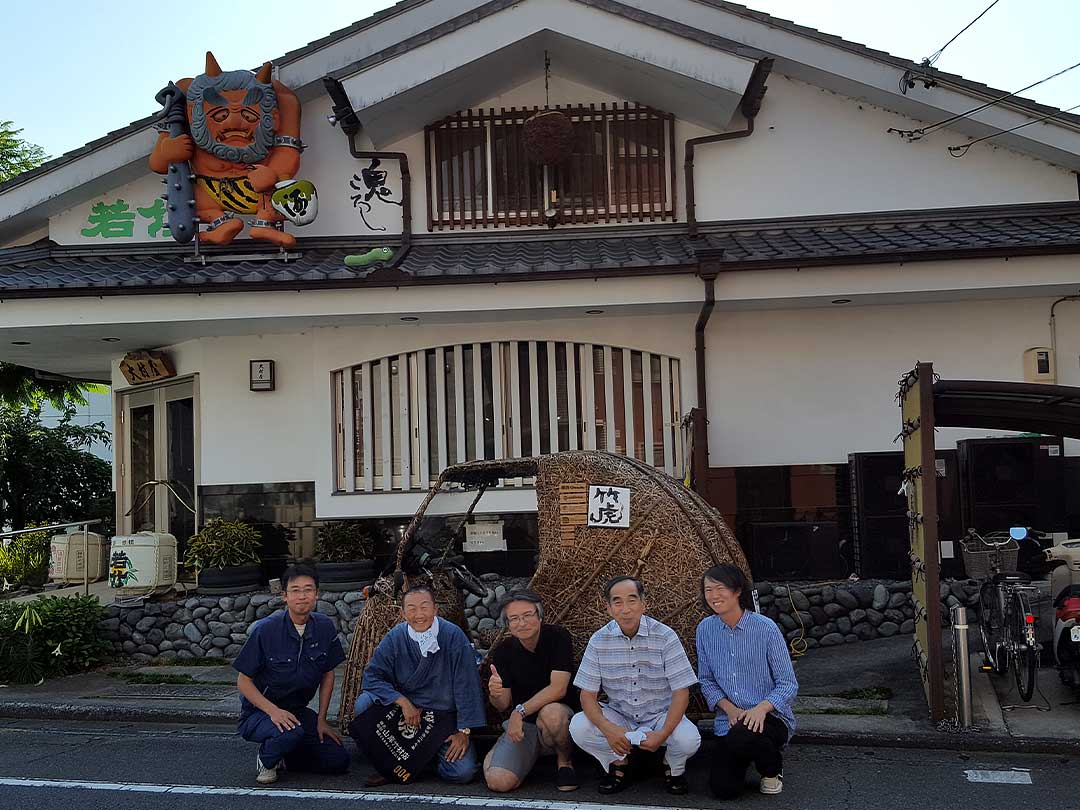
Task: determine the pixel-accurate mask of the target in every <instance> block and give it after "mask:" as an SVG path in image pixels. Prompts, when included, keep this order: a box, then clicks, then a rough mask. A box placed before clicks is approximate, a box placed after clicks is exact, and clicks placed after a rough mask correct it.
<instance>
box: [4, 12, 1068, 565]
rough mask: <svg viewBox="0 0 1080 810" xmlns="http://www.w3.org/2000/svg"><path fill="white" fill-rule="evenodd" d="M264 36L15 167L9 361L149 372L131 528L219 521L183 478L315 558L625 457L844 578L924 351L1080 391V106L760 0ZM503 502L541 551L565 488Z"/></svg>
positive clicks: (139, 403)
mask: <svg viewBox="0 0 1080 810" xmlns="http://www.w3.org/2000/svg"><path fill="white" fill-rule="evenodd" d="M660 7H662V9H663V11H662V15H661V14H660V13H658V9H659V8H660ZM267 56H272V55H271V54H268V55H267ZM238 67H240V66H236V65H232V66H230V65H225V66H224V70H223V69H222V68H221V67H220V66H218V65H217V63H216V62H215V61H213V60H212V58H208V60H207V63H206V64H205V65H202V64H193V65H191V73H192V75H195V74H198V76H197V77H196V79H195V80H194V81H192V82H190V84H189V83H188V82H181V81H180V79H181V78H182V77H175V76H174V77H170V76H162V77H161V78H162V83H163V84H165V83H166V82H167V81H168V80H170V79H171V80H173V81H175V82H177V83H178V85H179V87H178V92H179V91H183V92H184V93H185V94H186V102H187V105H184V104H183V103H181V104H180V105H179V107H174V117H173V118H172V119H171V120H162V119H161V118H160V117H159V116H150V117H147V118H145V119H143V120H140V121H137V122H135V123H133V124H131V125H130V126H128V127H125V128H124V129H121V130H118V131H115V132H111V133H109V134H107V135H105V136H104V137H102V138H100V139H98V140H95V141H93V142H91V143H89V144H87V145H86V146H84V147H81V148H79V149H76V150H74V151H72V152H70V153H68V154H65V155H62V156H60V157H58V158H56V159H54V160H51V161H49V162H48V163H46V164H45V165H43V166H41V167H40V168H38V169H35V170H33V171H30V172H27V173H25V174H23V175H20V176H18V177H16V178H14V179H12V180H9V181H8V182H6V183H3V184H2V185H0V246H2V249H0V358H2V359H3V360H5V361H9V362H15V363H19V364H22V365H26V366H31V367H34V368H39V369H43V370H47V371H49V372H52V373H56V374H64V375H70V376H72V377H77V378H80V379H89V380H99V381H105V382H108V383H110V384H111V385H112V386H113V391H114V414H115V439H116V441H115V462H116V464H115V471H116V488H117V493H118V527H119V528H120V529H121V530H127V531H130V530H136V529H139V528H143V527H147V526H156V527H157V528H158V529H168V530H171V531H173V532H174V533H176V534H177V535H178V536H179V537H180V539H181V541H182V540H183V539H184V538H185V537H186V536H187V535H188V534H190V532H191V530H192V526H193V521H192V519H191V517H190V516H188V515H186V514H185V512H184V510H183V509H182V508H179V507H178V505H177V504H176V503H175V501H174V499H173V498H171V497H165V494H164V493H160V494H159V496H158V497H157V498H156V499H154V500H151V501H150V502H149V503H148V504H147V505H146V506H145V507H144V508H143V509H142V510H141V511H140V512H138V513H137V514H135V515H133V516H131V517H127V516H125V513H126V512H127V511H128V510H129V508H131V507H132V505H133V492H134V491H135V490H136V489H137V488H138V487H139V486H140V484H142V483H143V482H145V481H147V480H150V479H173V480H177V481H180V482H182V483H183V484H184V485H185V486H187V487H188V488H189V489H190V490H191V491H192V492H193V493H194V494H195V498H196V500H197V507H198V510H199V514H200V516H201V519H202V518H206V517H209V516H212V515H217V514H224V515H238V514H246V515H254V516H259V517H260V518H261V519H266V520H274V521H277V522H282V523H286V524H288V525H291V526H292V527H294V528H297V529H299V530H300V540H299V541H298V543H297V548H296V549H295V551H297V552H298V553H300V552H304V553H309V552H310V549H311V539H312V527H313V526H315V525H316V524H317V521H320V520H326V519H331V518H339V517H358V518H379V519H386V520H389V521H391V522H400V521H402V520H404V519H405V518H406V517H407V516H409V515H411V514H412V513H413V511H414V510H415V509H416V507H417V506H418V505H419V503H420V501H421V498H422V495H423V492H424V491H425V490H426V488H427V487H428V485H429V483H430V482H431V481H432V480H433V479H434V478H435V477H436V475H437V474H438V472H439V471H440V470H441V469H442V468H443V467H445V466H446V465H447V464H449V463H453V462H456V461H463V460H467V459H474V458H499V457H508V456H527V455H532V454H539V453H548V452H553V451H557V450H562V449H575V448H599V449H607V450H610V451H612V452H615V453H625V454H628V455H632V456H634V457H635V458H638V459H642V460H644V461H646V462H647V463H650V464H653V465H655V466H657V467H659V468H662V469H664V470H666V471H668V472H669V473H671V474H672V475H675V476H685V477H687V478H688V479H690V480H692V484H693V485H694V486H695V487H696V488H698V489H699V490H700V491H702V492H703V493H704V494H705V495H706V497H707V498H709V499H710V500H711V501H712V502H713V503H714V504H716V505H717V506H719V507H720V508H721V510H722V511H723V512H725V514H727V515H728V517H729V519H730V520H731V522H732V524H733V526H734V527H735V528H736V530H737V532H738V534H739V537H740V540H741V541H743V543H744V545H747V546H748V547H749V546H750V545H752V544H754V543H757V544H758V550H759V551H760V548H761V544H762V543H768V542H770V541H769V539H768V538H770V537H773V536H779V535H776V532H780V534H782V535H783V536H784V537H787V536H788V535H789V534H790V532H789V531H788V530H787V529H783V528H781V529H775V528H773V529H768V530H766V529H765V528H762V526H773V527H775V526H777V525H779V526H781V527H783V526H788V527H792V526H794V525H795V524H806V525H807V526H809V527H811V529H812V530H811V531H810V533H809V534H808V535H807V537H809V538H810V539H809V540H807V543H809V544H810V545H807V546H806V547H807V548H811V547H812V549H813V550H812V554H813V555H814V556H815V557H816V558H818V559H826V558H827V560H828V565H827V568H828V572H829V575H836V574H838V573H839V574H843V573H846V572H847V571H849V570H851V569H852V568H853V567H854V566H856V565H858V564H860V563H859V562H858V561H857V560H856V549H855V548H853V546H854V545H856V544H853V543H852V542H851V541H852V539H853V527H852V525H851V523H852V521H851V518H850V509H851V507H852V504H851V486H850V483H849V478H850V473H851V472H852V471H853V469H854V466H852V467H850V468H849V455H850V454H858V453H864V452H871V451H894V450H896V449H898V448H897V446H896V445H894V444H893V441H892V440H893V437H894V436H895V435H896V433H897V432H898V430H899V421H900V420H899V413H898V410H897V408H896V404H895V402H894V400H893V394H894V393H895V389H896V380H897V378H898V376H899V375H900V374H902V373H903V372H904V371H906V370H907V369H908V368H910V367H911V366H912V365H913V364H914V362H915V361H917V360H932V361H933V362H934V363H935V365H936V368H937V370H938V371H939V372H940V373H942V374H945V375H947V376H949V377H953V378H983V379H999V380H1024V379H1026V378H1027V379H1036V380H1056V381H1057V382H1058V383H1060V384H1065V385H1080V364H1078V362H1077V358H1078V357H1080V307H1077V306H1075V305H1074V304H1071V303H1063V304H1061V305H1060V306H1059V307H1058V308H1057V310H1056V319H1052V318H1051V305H1052V304H1053V302H1054V301H1055V300H1057V299H1059V298H1062V297H1064V296H1071V295H1074V294H1076V293H1077V292H1078V291H1080V265H1078V263H1077V259H1076V254H1077V253H1078V252H1080V203H1078V202H1077V199H1078V183H1077V171H1078V170H1080V117H1078V116H1075V115H1069V114H1066V113H1062V112H1058V111H1056V110H1053V109H1051V108H1048V107H1045V106H1043V105H1041V104H1037V103H1035V102H1032V101H1029V100H1025V99H1023V98H1017V97H1009V98H1007V99H1005V100H1002V101H999V102H997V103H994V104H991V105H988V106H986V107H985V108H984V109H980V110H979V111H978V112H976V113H972V114H970V115H964V113H967V112H968V111H970V110H972V109H973V108H978V107H982V106H983V105H985V104H986V102H988V101H992V100H994V99H997V98H999V97H1000V96H1003V95H1005V93H1004V92H1003V91H999V90H994V89H991V88H989V87H986V86H985V85H982V84H979V83H978V82H977V81H972V80H969V79H965V78H961V77H960V76H956V75H951V74H947V73H942V72H940V71H937V70H933V69H927V68H923V67H920V66H919V65H917V64H915V63H912V62H908V61H906V60H903V59H899V58H896V57H894V56H890V55H889V54H886V53H883V52H881V51H876V50H873V49H871V48H868V47H865V46H862V45H858V44H855V43H851V42H847V41H844V40H842V39H840V38H838V37H835V36H830V35H828V34H824V33H821V32H819V31H816V30H813V29H810V28H806V27H803V26H800V25H796V24H793V23H790V22H787V21H784V20H780V19H775V18H773V17H770V16H768V15H766V14H762V13H758V12H755V11H751V10H749V9H747V8H745V7H743V6H740V5H736V4H734V3H728V2H723V1H722V0H669V2H665V3H663V4H655V3H650V2H645V0H618V1H617V0H513V1H511V0H488V2H481V0H404V1H403V2H399V3H398V4H396V5H395V6H393V7H392V8H389V9H387V10H385V11H382V12H380V13H378V14H376V15H374V16H373V17H371V18H369V19H367V20H364V21H362V22H359V23H357V24H355V25H353V26H351V27H349V28H346V29H342V30H340V31H336V32H333V33H331V34H329V35H328V36H326V37H325V38H323V39H321V40H318V41H316V42H313V43H311V44H309V45H307V46H305V47H301V48H299V49H298V50H295V51H292V52H290V53H288V54H285V55H284V56H282V57H280V58H277V59H273V60H272V68H265V69H264V70H262V71H259V72H258V74H250V76H249V77H248V78H244V77H243V76H239V75H238V74H240V73H244V74H246V73H247V72H246V71H236V70H232V69H233V68H238ZM230 82H232V84H230ZM253 88H254V89H253ZM115 90H116V91H117V92H122V91H123V88H122V87H117V88H115ZM164 100H165V101H168V99H167V98H166V99H164ZM146 101H147V110H148V112H153V111H154V109H155V105H154V102H153V99H147V100H146ZM181 101H183V99H181ZM298 111H302V118H300V116H299V113H298ZM185 112H186V115H185ZM176 113H178V116H177V115H176ZM245 115H247V116H248V118H244V116H245ZM242 118H243V119H244V121H247V123H242V122H241V119H242ZM267 120H269V121H270V122H271V123H270V124H266V123H265V122H266V121H267ZM230 121H236V122H241V123H235V124H233V123H230ZM940 122H946V123H944V124H940V125H939V123H940ZM1029 124H1030V125H1031V126H1028V125H1029ZM159 129H160V130H161V131H162V133H163V134H159V133H158V130H159ZM189 131H190V135H191V137H192V139H193V141H194V144H195V146H194V149H195V150H196V151H195V152H194V156H189V155H186V154H180V153H181V152H184V149H181V148H179V147H177V148H172V147H170V146H168V144H178V143H181V141H178V140H176V138H178V137H180V138H182V137H183V135H184V134H185V133H187V132H189ZM230 139H231V140H230ZM230 144H231V145H230ZM301 147H303V151H302V154H301ZM178 149H179V151H177V150H178ZM185 149H186V147H185ZM230 150H231V151H230ZM178 155H179V157H180V158H181V159H177V157H178ZM297 163H298V164H299V168H297ZM151 166H153V167H154V169H155V170H156V171H154V170H152V169H151ZM230 166H231V167H236V166H240V167H241V168H240V169H239V170H237V171H233V170H232V169H230V168H228V167H230ZM252 166H255V167H256V168H254V169H253V168H251V167H252ZM174 167H176V168H174ZM223 167H224V168H223ZM158 172H161V174H159V173H158ZM192 175H194V176H195V179H194V180H193V181H191V180H190V178H191V176H192ZM163 178H164V180H163ZM180 180H184V181H185V182H191V186H185V187H184V188H183V189H181V188H180V185H181V184H180ZM298 180H300V181H304V180H306V181H310V184H313V186H314V188H315V189H317V198H316V196H315V194H314V193H313V192H312V189H311V185H310V184H305V183H303V182H297V181H298ZM163 182H164V185H163ZM279 186H280V188H279ZM163 189H164V190H166V191H167V192H168V193H167V194H166V199H163V198H162V192H163ZM189 200H190V201H193V202H194V205H193V206H192V205H190V204H189ZM316 203H317V216H315V218H314V220H313V221H310V222H308V223H307V224H304V225H303V227H298V226H297V225H295V224H294V223H296V222H302V221H304V220H310V219H311V216H312V215H313V214H314V213H316V211H315V209H316ZM185 214H187V215H189V216H190V215H191V214H195V215H196V216H197V218H198V219H199V220H201V223H197V222H194V221H193V220H190V219H189V220H188V224H187V225H186V226H183V216H184V215H185ZM253 220H254V221H253ZM170 225H173V231H174V232H175V233H174V232H170V228H169V226H170ZM183 227H187V228H188V229H194V228H195V227H200V228H201V229H202V233H201V234H200V236H199V238H198V239H192V240H188V241H177V240H176V238H175V236H177V235H179V236H181V237H185V238H186V237H187V236H190V233H189V232H187V231H184V232H181V231H183ZM237 230H240V232H239V233H235V231H237ZM253 237H259V238H253ZM291 237H295V239H293V238H291ZM1055 321H1056V323H1055ZM1048 324H1050V325H1049V326H1048ZM1029 349H1036V350H1037V351H1036V352H1035V353H1028V354H1026V352H1027V351H1028V350H1029ZM1039 352H1043V354H1041V355H1040V354H1039ZM1025 362H1027V363H1028V364H1029V366H1030V367H1029V368H1028V373H1027V375H1025V368H1026V366H1025ZM973 435H977V436H981V435H983V432H981V431H980V432H975V433H972V432H971V431H967V432H964V431H958V430H952V431H944V430H943V431H942V432H941V434H940V436H939V439H938V447H939V448H950V447H952V446H953V445H954V444H955V442H956V441H957V440H958V439H960V438H964V437H966V436H973ZM1064 447H1065V450H1064V454H1065V456H1073V455H1076V454H1077V448H1076V446H1074V445H1072V444H1068V443H1067V444H1066V445H1065V446H1064ZM854 464H855V462H854V461H853V462H852V465H854ZM466 498H467V496H466V495H462V496H461V499H460V500H461V502H462V503H464V501H465V499H466ZM452 501H453V498H450V499H449V501H448V502H447V503H444V504H443V505H442V506H443V507H444V508H448V509H450V508H454V507H455V503H452ZM484 504H485V507H486V508H488V509H490V510H492V511H493V512H494V513H498V514H500V515H503V516H504V518H505V520H506V533H507V538H508V540H509V542H510V547H511V549H514V548H520V549H527V547H528V544H529V536H528V535H529V520H528V515H529V512H530V511H531V510H534V509H535V495H534V493H533V491H532V489H531V487H530V482H529V481H528V480H511V481H506V482H505V485H504V486H502V487H500V488H499V489H498V490H497V491H494V492H491V493H489V494H488V495H487V496H486V498H485V501H484ZM457 505H458V506H460V504H457ZM814 527H816V528H814ZM796 528H797V527H796ZM819 530H820V532H821V533H820V534H819V533H818V532H819ZM769 532H773V534H770V533H769ZM811 535H815V536H817V537H826V538H827V540H826V541H825V542H824V544H822V543H819V542H818V541H817V540H816V539H814V538H813V537H812V536H811ZM799 536H800V537H801V536H802V535H799ZM777 542H780V541H779V540H777ZM800 542H801V541H800ZM859 542H860V543H862V544H864V545H865V546H866V548H864V549H863V554H862V560H863V563H865V560H866V559H868V554H869V552H868V551H867V549H870V548H872V547H873V544H874V543H875V539H874V537H873V536H865V533H864V536H862V537H860V538H859ZM815 544H816V545H815ZM755 553H757V552H755ZM871 573H876V572H871Z"/></svg>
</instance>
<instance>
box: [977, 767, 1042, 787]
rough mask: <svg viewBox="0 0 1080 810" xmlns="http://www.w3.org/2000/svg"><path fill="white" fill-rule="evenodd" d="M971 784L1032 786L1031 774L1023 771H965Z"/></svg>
mask: <svg viewBox="0 0 1080 810" xmlns="http://www.w3.org/2000/svg"><path fill="white" fill-rule="evenodd" d="M964 776H966V777H967V780H968V781H969V782H990V783H993V784H997V785H1030V784H1031V774H1030V773H1028V772H1027V771H1023V770H1012V771H964Z"/></svg>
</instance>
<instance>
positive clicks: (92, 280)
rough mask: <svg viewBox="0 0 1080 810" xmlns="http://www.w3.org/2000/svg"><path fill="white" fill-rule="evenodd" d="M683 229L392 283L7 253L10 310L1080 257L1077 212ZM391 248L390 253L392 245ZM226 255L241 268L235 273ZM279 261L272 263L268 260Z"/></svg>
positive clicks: (321, 252)
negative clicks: (127, 299) (133, 298)
mask: <svg viewBox="0 0 1080 810" xmlns="http://www.w3.org/2000/svg"><path fill="white" fill-rule="evenodd" d="M700 234H701V235H700V238H698V239H691V238H690V237H688V236H687V235H686V233H685V229H682V228H679V227H678V226H674V227H673V226H670V225H663V226H640V227H634V228H591V229H581V230H575V231H563V232H560V233H559V235H558V236H552V235H551V234H550V233H535V232H529V233H527V232H519V231H511V232H502V233H492V232H486V233H482V234H479V235H472V234H470V235H464V234H463V235H453V236H448V235H424V234H421V235H416V236H414V237H413V240H412V247H411V249H410V250H409V252H408V254H407V255H406V256H405V258H404V260H403V261H402V262H401V264H400V265H399V267H398V268H397V269H396V270H387V269H382V268H380V267H375V268H350V267H346V266H345V263H344V257H345V256H346V255H347V254H350V253H356V252H359V251H360V249H359V248H358V247H357V245H358V243H362V244H364V245H365V246H366V247H373V246H375V245H376V244H377V241H373V240H371V239H368V238H363V239H361V238H354V239H350V240H344V239H307V240H301V242H300V246H299V250H300V251H301V252H302V255H301V256H300V258H298V259H292V260H289V261H286V260H284V259H280V258H267V259H262V258H260V259H258V260H253V259H252V258H251V253H252V246H251V245H250V243H249V244H246V245H238V246H234V247H231V248H228V249H225V250H221V251H217V252H215V253H214V254H213V257H214V260H213V261H210V262H207V263H206V264H201V263H198V262H192V261H187V262H185V261H184V259H185V258H189V259H190V258H191V257H192V256H193V255H194V253H193V251H192V249H191V247H190V246H187V247H181V246H168V247H162V246H160V245H141V246H139V245H131V246H127V247H124V248H109V247H97V246H94V247H62V246H59V245H55V244H53V243H51V242H40V243H37V244H34V245H30V246H27V247H20V248H11V249H8V250H0V297H2V298H8V299H10V298H39V297H47V296H61V297H67V296H78V295H95V296H100V295H129V294H135V293H168V292H185V293H190V292H195V291H197V292H228V291H256V290H295V289H302V290H314V289H327V288H335V287H376V286H394V287H401V286H408V285H417V284H438V283H455V282H457V283H460V282H486V283H492V282H496V281H498V282H503V281H530V280H532V281H535V280H541V279H544V280H547V279H555V278H604V277H619V276H629V275H641V274H651V275H670V274H674V273H693V272H697V271H698V269H699V267H700V264H701V262H715V263H716V264H717V266H718V269H719V270H721V271H735V270H757V269H772V268H779V267H813V266H825V265H830V266H835V265H842V264H874V263H894V262H901V261H903V262H914V261H929V260H938V259H965V258H980V257H992V256H1027V255H1053V254H1075V253H1080V202H1078V203H1054V204H1038V205H1021V206H996V207H988V208H969V209H938V210H931V211H894V212H886V213H883V214H882V213H874V214H861V215H854V216H853V215H844V216H819V217H804V218H789V219H777V220H757V221H753V222H737V223H702V224H701V226H700ZM381 244H385V245H390V246H393V242H392V241H391V240H386V239H383V240H381ZM230 256H236V259H235V260H230V259H229V257H230ZM270 256H273V254H270Z"/></svg>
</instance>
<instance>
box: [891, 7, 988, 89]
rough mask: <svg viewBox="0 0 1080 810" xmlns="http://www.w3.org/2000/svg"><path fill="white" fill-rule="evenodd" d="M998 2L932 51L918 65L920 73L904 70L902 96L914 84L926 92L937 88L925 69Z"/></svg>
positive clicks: (901, 87)
mask: <svg viewBox="0 0 1080 810" xmlns="http://www.w3.org/2000/svg"><path fill="white" fill-rule="evenodd" d="M999 2H1001V0H994V1H993V2H992V3H991V4H990V5H988V6H987V7H986V8H984V9H983V10H982V13H981V14H979V16H978V17H976V18H975V19H974V20H972V21H971V22H969V23H968V24H967V25H965V26H964V27H963V28H961V29H960V30H959V31H958V32H957V33H956V34H955V35H954V36H953V38H952V39H950V40H949V41H948V42H946V43H945V44H944V45H942V46H941V47H940V48H938V49H937V50H936V51H934V52H933V53H932V54H930V55H929V56H928V57H926V58H925V59H923V60H922V62H920V63H919V68H921V71H920V70H918V69H915V70H912V69H910V68H909V69H908V70H905V71H904V75H903V76H901V77H900V92H901V93H902V94H903V95H905V96H906V95H907V91H908V90H910V89H912V88H913V87H914V86H915V83H916V82H922V83H923V86H924V87H925V88H926V89H927V90H929V89H930V88H932V87H937V82H936V81H934V79H933V76H932V74H930V73H929V72H928V70H927V69H928V68H931V67H933V66H934V63H935V62H936V61H937V60H938V59H940V58H941V54H943V53H945V49H946V48H948V47H949V46H950V45H952V44H953V43H954V42H956V40H957V39H959V38H960V35H961V34H963V33H964V32H965V31H967V30H968V29H969V28H971V26H973V25H974V24H975V23H977V22H978V21H979V20H981V19H982V18H983V16H984V15H985V14H986V12H988V11H989V10H990V9H992V8H993V7H994V6H996V5H997V4H998V3H999Z"/></svg>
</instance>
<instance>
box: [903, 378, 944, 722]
mask: <svg viewBox="0 0 1080 810" xmlns="http://www.w3.org/2000/svg"><path fill="white" fill-rule="evenodd" d="M933 387H934V368H933V365H932V364H930V363H919V364H918V365H917V366H916V367H915V368H914V369H912V370H911V371H910V372H908V373H907V375H905V377H904V379H902V380H901V381H900V394H899V396H898V399H899V400H900V409H901V414H902V415H901V417H900V422H901V425H900V438H902V439H903V442H904V472H903V479H904V490H905V492H906V493H907V502H908V513H907V516H908V527H909V537H910V539H911V549H910V552H909V557H910V559H911V599H912V602H913V604H914V607H915V656H916V658H917V664H918V667H919V674H920V675H921V677H922V682H923V688H924V690H925V692H926V701H927V703H928V704H929V706H930V716H931V718H932V719H933V720H934V722H938V721H940V720H942V718H943V717H944V715H945V697H944V687H945V675H944V666H943V663H944V662H943V661H942V653H941V597H940V594H939V592H938V589H939V583H940V567H939V560H938V525H937V514H938V509H937V475H936V469H937V468H936V464H935V454H934V389H933Z"/></svg>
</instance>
